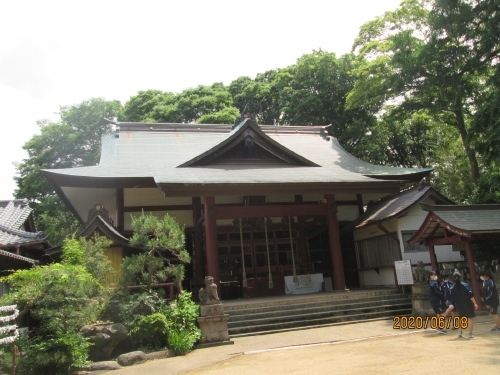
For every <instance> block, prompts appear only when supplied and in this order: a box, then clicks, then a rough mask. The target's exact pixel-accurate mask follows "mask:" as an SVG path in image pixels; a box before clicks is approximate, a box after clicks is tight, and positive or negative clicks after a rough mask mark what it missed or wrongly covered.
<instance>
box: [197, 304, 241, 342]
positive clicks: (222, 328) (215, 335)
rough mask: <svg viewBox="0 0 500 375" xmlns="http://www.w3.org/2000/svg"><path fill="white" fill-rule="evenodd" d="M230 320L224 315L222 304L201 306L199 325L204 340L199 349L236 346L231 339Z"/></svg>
mask: <svg viewBox="0 0 500 375" xmlns="http://www.w3.org/2000/svg"><path fill="white" fill-rule="evenodd" d="M228 320H229V315H228V314H224V308H223V306H222V304H221V303H220V302H219V303H217V304H213V305H201V306H200V317H199V318H198V325H199V326H200V329H201V334H202V338H201V341H200V345H198V347H204V346H214V345H225V344H234V342H233V341H231V340H230V339H229V332H228V330H227V321H228Z"/></svg>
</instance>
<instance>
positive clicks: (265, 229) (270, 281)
mask: <svg viewBox="0 0 500 375" xmlns="http://www.w3.org/2000/svg"><path fill="white" fill-rule="evenodd" d="M264 233H265V234H266V250H267V268H268V270H269V276H268V278H269V289H273V288H274V283H273V274H272V273H271V259H269V241H268V240H267V220H266V218H264Z"/></svg>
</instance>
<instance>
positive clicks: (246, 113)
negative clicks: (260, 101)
mask: <svg viewBox="0 0 500 375" xmlns="http://www.w3.org/2000/svg"><path fill="white" fill-rule="evenodd" d="M246 119H250V120H251V121H253V122H255V124H257V118H256V117H255V115H254V114H252V113H250V103H247V104H246V105H245V108H243V111H241V113H240V117H238V118H237V119H236V120H234V125H233V127H232V128H231V129H234V128H236V127H237V126H238V125H239V124H241V122H242V121H244V120H246Z"/></svg>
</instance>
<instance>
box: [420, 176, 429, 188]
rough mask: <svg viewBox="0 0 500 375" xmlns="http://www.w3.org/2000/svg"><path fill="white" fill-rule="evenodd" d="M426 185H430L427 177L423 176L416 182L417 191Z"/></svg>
mask: <svg viewBox="0 0 500 375" xmlns="http://www.w3.org/2000/svg"><path fill="white" fill-rule="evenodd" d="M426 186H431V184H429V183H428V182H427V179H426V178H425V177H424V178H422V179H421V180H420V182H419V183H418V191H420V190H422V189H423V188H425V187H426Z"/></svg>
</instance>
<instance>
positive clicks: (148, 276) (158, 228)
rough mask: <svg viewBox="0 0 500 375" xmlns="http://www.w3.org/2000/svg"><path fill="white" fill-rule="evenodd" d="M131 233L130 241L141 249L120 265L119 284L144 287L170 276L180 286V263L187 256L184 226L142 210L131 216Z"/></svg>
mask: <svg viewBox="0 0 500 375" xmlns="http://www.w3.org/2000/svg"><path fill="white" fill-rule="evenodd" d="M132 229H133V230H134V235H133V236H132V237H131V238H130V244H131V245H132V246H136V247H138V248H142V249H143V250H144V253H143V254H140V255H135V256H132V257H130V258H129V259H128V260H126V261H125V262H124V264H123V266H122V270H123V272H122V283H123V284H125V285H134V283H139V285H141V284H144V283H146V285H147V287H148V289H150V288H151V285H152V284H153V282H164V281H166V280H167V279H168V278H173V279H174V282H175V284H176V285H180V284H181V282H182V280H183V278H184V265H183V263H189V262H190V261H191V258H190V256H189V253H188V252H187V250H186V249H185V235H184V228H181V227H180V226H179V224H178V223H177V221H175V219H174V218H173V217H172V216H169V215H168V214H166V215H165V216H164V217H163V218H157V217H156V216H154V215H152V214H147V215H145V214H144V212H143V213H142V215H141V216H139V217H138V218H134V217H132Z"/></svg>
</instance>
